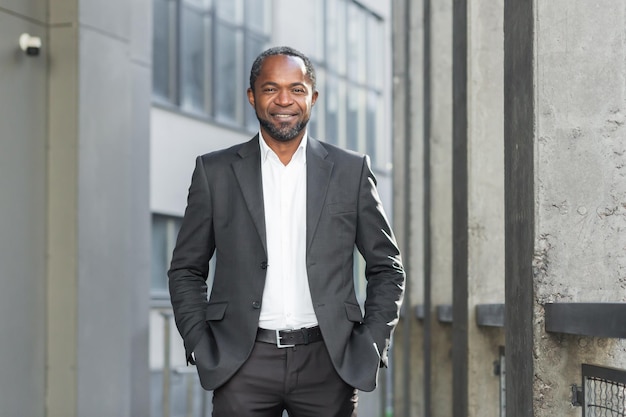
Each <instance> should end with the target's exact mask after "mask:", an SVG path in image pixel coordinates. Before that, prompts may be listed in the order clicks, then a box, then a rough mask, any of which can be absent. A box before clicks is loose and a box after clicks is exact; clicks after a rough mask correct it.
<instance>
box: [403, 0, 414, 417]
mask: <svg viewBox="0 0 626 417" xmlns="http://www.w3.org/2000/svg"><path fill="white" fill-rule="evenodd" d="M411 1H412V0H405V1H404V4H403V6H404V19H405V20H404V34H405V35H404V36H405V37H404V84H405V86H406V89H405V91H406V92H405V95H404V141H405V142H404V190H403V191H404V219H403V224H404V227H405V237H404V249H403V250H404V252H405V253H406V254H407V256H405V257H403V259H402V261H403V262H404V267H405V271H406V272H407V279H406V284H405V290H404V302H403V306H404V323H403V334H404V340H403V342H404V344H403V356H404V358H403V360H404V370H403V388H404V393H403V395H404V397H403V400H404V416H405V417H411V397H412V396H411V372H410V368H411V323H412V321H413V315H412V314H411V313H412V308H411V272H412V270H411V238H412V233H411V229H412V228H411V217H412V215H411V212H412V205H411V194H412V193H411V184H412V182H411V155H412V149H413V147H412V145H411V142H412V140H413V135H412V132H413V123H412V120H411V114H412V108H411V102H412V98H413V96H412V91H413V88H412V83H411V76H410V75H411V37H412V35H413V33H412V31H411V28H412V24H411V23H412V22H411V20H412V18H411Z"/></svg>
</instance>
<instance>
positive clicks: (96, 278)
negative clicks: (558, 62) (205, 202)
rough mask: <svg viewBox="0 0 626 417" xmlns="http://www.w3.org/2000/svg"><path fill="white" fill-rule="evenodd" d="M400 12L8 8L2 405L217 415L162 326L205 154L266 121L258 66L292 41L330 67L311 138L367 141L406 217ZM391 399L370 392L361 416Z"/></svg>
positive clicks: (94, 416)
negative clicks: (189, 196) (249, 97)
mask: <svg viewBox="0 0 626 417" xmlns="http://www.w3.org/2000/svg"><path fill="white" fill-rule="evenodd" d="M390 13H391V12H390V5H389V4H387V3H381V2H377V1H358V2H357V1H351V0H332V1H331V0H325V1H317V2H310V1H289V0H268V1H261V0H254V1H243V0H237V1H232V0H229V1H218V0H215V1H208V0H205V1H202V0H130V1H124V0H112V1H103V0H77V1H75V2H66V1H60V0H26V1H24V0H0V190H1V191H2V195H3V198H2V199H0V214H1V216H0V242H1V244H0V247H1V248H2V250H1V251H0V280H2V281H1V282H2V284H3V289H2V291H0V312H1V314H0V333H1V334H2V335H3V336H2V342H0V415H2V416H11V417H13V416H28V417H43V416H45V417H55V416H58V417H76V416H89V417H99V416H102V417H111V416H115V417H125V416H127V417H131V416H132V417H138V416H139V417H141V416H164V415H167V414H168V413H169V415H171V416H176V415H189V413H195V414H194V415H200V412H201V411H202V409H203V407H204V409H205V410H206V409H207V406H208V405H207V401H209V400H210V398H209V397H208V396H203V395H200V393H199V391H198V389H199V387H198V385H197V378H195V375H194V370H193V368H192V367H185V366H183V361H184V358H183V353H182V342H181V341H180V338H179V337H178V334H177V333H176V331H175V329H174V328H173V326H172V327H170V328H168V327H167V326H165V324H166V323H170V324H171V313H170V312H169V309H168V303H169V302H168V300H167V295H166V291H165V288H166V287H165V285H166V281H165V280H166V276H165V271H166V269H167V263H168V260H169V254H170V253H171V248H172V245H173V241H174V238H175V235H176V231H177V225H178V222H179V221H180V217H181V216H182V214H183V210H184V206H185V202H186V193H187V188H188V186H189V181H190V178H191V170H192V167H193V161H194V158H195V157H196V156H197V155H199V154H203V153H206V152H210V151H212V150H215V149H218V148H222V147H225V146H229V145H231V144H234V143H237V142H242V141H245V140H247V139H248V138H250V137H251V136H252V135H254V134H255V133H256V120H255V118H254V115H253V113H252V112H251V111H250V108H249V107H250V106H249V104H248V103H247V101H246V88H247V77H248V71H249V67H250V64H251V62H252V60H253V58H254V57H255V56H256V55H257V54H258V53H259V52H260V51H261V50H263V49H264V48H266V47H268V46H271V45H279V44H287V45H291V46H294V47H296V48H298V49H300V50H302V51H303V52H305V53H306V54H308V55H309V56H310V57H311V58H312V60H313V61H314V63H315V65H316V67H317V70H318V77H319V78H318V81H319V88H320V99H319V100H318V102H317V104H316V108H315V110H314V115H313V120H312V122H311V125H310V133H311V135H312V136H314V137H316V138H319V139H321V140H326V141H330V142H332V143H336V144H339V145H341V146H345V147H348V148H351V149H355V150H358V151H361V152H367V153H369V154H370V155H371V157H372V163H373V168H374V171H375V173H376V175H377V178H378V180H379V186H380V191H381V194H382V196H383V199H384V200H385V204H386V205H387V206H388V210H391V196H392V193H391V155H392V151H391V122H390V117H391V111H390V103H391V93H390V91H391V87H390V86H391V80H390V76H391V69H390V68H391V66H390V56H391V55H390V54H391V51H390V45H391V32H390ZM153 29H154V30H153ZM23 35H25V37H23ZM20 39H22V41H23V42H22V43H23V45H22V46H23V49H22V47H21V45H20ZM29 39H30V42H31V43H28V41H29ZM358 285H359V288H360V289H361V292H362V288H363V282H362V281H358ZM165 340H167V342H165ZM166 357H167V359H166ZM164 365H167V369H170V372H169V373H167V378H164V375H165V374H164V373H163V367H164ZM384 392H386V391H384V390H379V391H378V394H375V395H373V396H371V397H369V398H368V397H367V396H363V399H362V404H363V413H366V411H367V410H368V409H369V410H371V411H372V413H373V414H371V415H376V414H377V410H378V408H382V407H384V401H383V400H382V394H381V393H384ZM203 401H204V403H203ZM189 404H191V406H189ZM209 404H210V401H209ZM164 407H166V409H167V410H168V411H165V412H164ZM189 407H192V408H189ZM207 412H208V411H207ZM364 415H367V414H364Z"/></svg>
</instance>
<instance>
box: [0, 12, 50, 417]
mask: <svg viewBox="0 0 626 417" xmlns="http://www.w3.org/2000/svg"><path fill="white" fill-rule="evenodd" d="M45 19H46V4H45V2H44V1H43V0H42V1H29V2H24V1H21V0H0V282H1V283H2V289H1V290H0V335H2V336H0V338H1V339H2V341H1V342H0V346H1V347H0V414H2V415H6V416H32V417H43V416H44V413H45V407H44V399H45V384H44V379H45V370H46V364H45V346H46V329H45V324H44V322H45V321H44V317H45V280H44V276H45V265H46V195H47V193H46V130H45V127H46V105H45V102H46V85H47V84H46V83H47V68H48V63H47V59H46V49H47V48H48V44H47V29H46V24H45ZM23 33H29V34H30V35H32V36H37V37H40V38H41V40H42V44H43V47H42V51H41V53H40V55H38V56H28V55H26V54H25V53H24V52H23V51H22V50H20V48H19V44H18V40H19V38H20V35H21V34H23Z"/></svg>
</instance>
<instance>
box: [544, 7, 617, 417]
mask: <svg viewBox="0 0 626 417" xmlns="http://www.w3.org/2000/svg"><path fill="white" fill-rule="evenodd" d="M625 21H626V3H624V2H623V1H620V0H606V1H603V2H594V3H592V2H587V1H581V0H574V1H571V0H567V1H566V0H556V1H549V2H548V1H546V2H537V13H536V28H535V29H536V32H535V44H536V68H535V71H536V72H535V80H536V87H535V88H536V90H535V96H536V109H535V118H536V138H535V196H536V223H535V256H534V259H533V267H534V286H535V298H536V305H535V309H534V311H535V313H534V314H535V319H534V335H535V341H534V347H535V349H534V362H535V381H534V391H535V398H536V399H535V403H534V413H535V416H537V417H543V416H554V415H559V416H572V417H573V416H579V415H580V409H577V408H573V407H571V406H569V405H568V401H569V390H570V385H571V384H573V383H577V384H580V383H581V376H580V364H581V363H593V364H599V365H605V366H611V367H617V368H626V342H625V341H624V340H619V339H599V338H589V337H583V336H570V335H559V334H546V333H545V331H544V312H543V307H542V305H543V304H544V303H547V302H606V301H611V302H624V301H626V291H625V289H626V250H625V249H626V233H624V232H625V230H626V168H625V166H626V127H625V126H624V122H625V121H626V31H625V27H624V22H625Z"/></svg>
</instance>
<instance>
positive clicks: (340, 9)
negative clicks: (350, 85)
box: [326, 0, 346, 74]
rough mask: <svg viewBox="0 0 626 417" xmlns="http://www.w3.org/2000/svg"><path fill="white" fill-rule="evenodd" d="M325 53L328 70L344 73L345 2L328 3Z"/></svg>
mask: <svg viewBox="0 0 626 417" xmlns="http://www.w3.org/2000/svg"><path fill="white" fill-rule="evenodd" d="M327 5H328V9H327V25H326V27H327V31H328V32H327V36H326V53H327V59H328V61H327V62H328V70H329V71H336V72H337V73H339V74H345V71H346V2H345V1H341V0H340V1H337V2H328V3H327Z"/></svg>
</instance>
